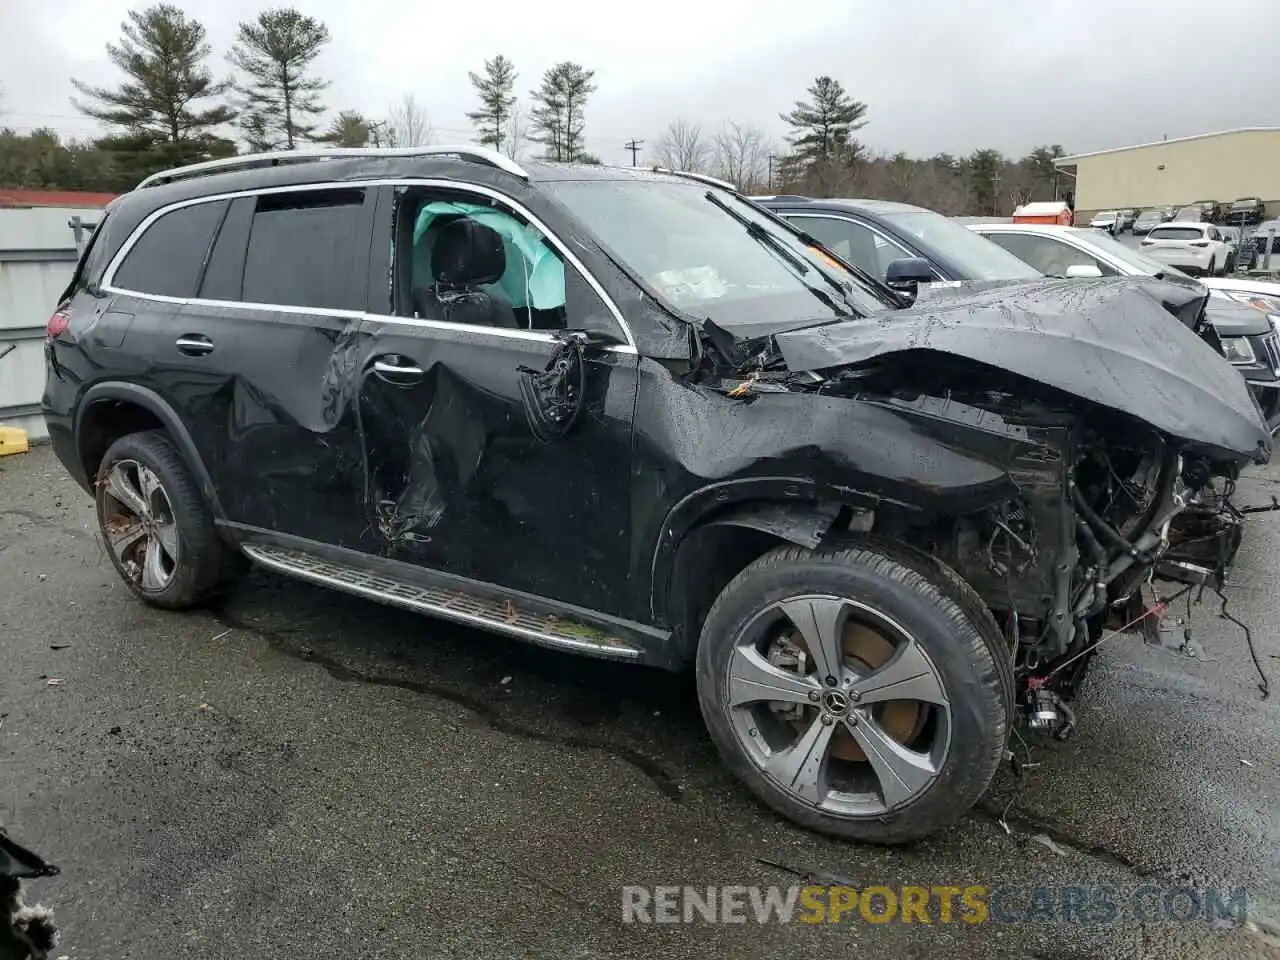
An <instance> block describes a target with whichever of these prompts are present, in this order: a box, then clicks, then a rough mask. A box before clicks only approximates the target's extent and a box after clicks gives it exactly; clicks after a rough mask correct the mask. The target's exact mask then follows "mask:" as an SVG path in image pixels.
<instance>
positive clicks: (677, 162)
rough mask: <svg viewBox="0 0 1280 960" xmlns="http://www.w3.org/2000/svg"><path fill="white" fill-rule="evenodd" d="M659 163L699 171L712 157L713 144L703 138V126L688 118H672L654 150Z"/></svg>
mask: <svg viewBox="0 0 1280 960" xmlns="http://www.w3.org/2000/svg"><path fill="white" fill-rule="evenodd" d="M654 159H655V160H657V161H658V165H659V166H662V167H669V168H670V169H672V170H688V171H689V172H691V173H698V172H700V171H702V170H705V169H706V167H707V163H708V161H710V159H711V144H710V143H708V142H707V141H706V140H704V139H703V138H702V127H700V126H698V125H697V124H696V123H690V122H689V121H688V120H672V121H671V123H670V124H668V125H667V129H666V130H665V131H663V134H662V139H661V140H659V141H658V148H657V149H656V150H655V151H654Z"/></svg>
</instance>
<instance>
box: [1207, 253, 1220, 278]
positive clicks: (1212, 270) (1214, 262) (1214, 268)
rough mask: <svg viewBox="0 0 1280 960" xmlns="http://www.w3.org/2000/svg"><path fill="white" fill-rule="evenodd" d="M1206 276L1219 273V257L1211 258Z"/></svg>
mask: <svg viewBox="0 0 1280 960" xmlns="http://www.w3.org/2000/svg"><path fill="white" fill-rule="evenodd" d="M1204 275H1205V276H1206V277H1216V276H1217V275H1218V258H1217V257H1210V258H1209V269H1208V270H1206V271H1205V272H1204Z"/></svg>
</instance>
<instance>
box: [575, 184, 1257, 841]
mask: <svg viewBox="0 0 1280 960" xmlns="http://www.w3.org/2000/svg"><path fill="white" fill-rule="evenodd" d="M589 189H590V188H589V187H585V186H584V187H583V192H589ZM654 189H655V192H657V191H659V190H661V189H662V188H657V187H655V188H654ZM685 189H689V188H688V187H686V188H685ZM717 194H719V195H718V196H717ZM706 199H707V200H708V201H710V202H711V203H712V204H713V205H714V206H717V207H721V206H723V207H724V208H725V210H724V212H725V214H726V216H728V217H731V218H733V219H736V220H738V221H739V222H740V224H741V225H742V227H743V228H744V229H745V230H747V232H748V233H751V234H753V235H754V236H756V237H757V239H758V240H759V241H760V243H761V244H762V245H764V246H766V247H770V248H772V249H773V250H774V251H775V252H776V253H777V255H778V257H779V258H780V259H782V260H784V261H786V260H797V259H799V260H802V261H803V264H802V265H798V267H797V269H798V272H799V273H801V274H803V275H804V277H805V279H806V280H807V282H808V283H809V284H810V285H811V286H812V287H813V289H814V296H815V297H816V298H817V299H819V300H821V301H823V302H824V304H826V305H827V306H829V307H835V305H834V304H833V303H832V300H833V298H834V299H836V300H838V299H839V293H840V291H841V290H842V289H843V290H844V291H845V293H846V294H847V295H848V297H847V300H846V303H847V305H848V313H849V314H850V315H849V316H848V318H847V319H843V318H827V317H824V318H823V319H822V320H821V321H820V322H809V323H805V322H803V318H802V317H795V318H793V319H792V320H791V321H790V322H788V321H787V320H785V319H783V318H779V317H777V316H776V315H773V314H771V313H770V312H769V310H770V309H771V307H772V305H771V304H768V301H767V298H763V297H762V298H761V299H760V300H759V301H752V300H750V299H746V298H744V299H743V300H741V301H739V302H738V303H735V302H734V296H735V293H734V287H733V285H732V284H729V283H724V282H722V279H721V278H720V277H719V276H718V275H717V271H716V269H714V267H711V266H706V267H696V266H693V264H694V263H696V259H689V258H687V259H688V262H689V263H690V268H688V269H685V270H683V271H679V270H672V269H670V267H667V268H666V269H664V270H656V269H655V270H653V271H651V272H650V273H649V274H648V275H647V276H646V275H644V270H643V268H641V269H640V270H639V271H638V272H639V274H640V275H638V276H636V280H637V282H640V283H642V284H643V283H645V282H646V281H648V287H649V289H650V291H651V292H652V293H653V295H654V297H655V298H657V299H660V300H662V301H663V302H664V303H666V304H667V305H668V307H670V308H671V309H672V310H673V312H677V313H679V314H681V315H683V316H684V317H685V318H686V319H687V320H688V321H689V323H690V325H691V326H692V327H693V329H694V330H696V336H695V340H696V343H697V345H698V349H699V350H700V351H701V352H700V360H699V362H698V363H697V364H695V366H694V368H693V369H692V370H690V371H689V373H688V376H687V379H688V381H689V382H690V383H693V384H696V385H697V387H698V388H699V389H703V390H711V391H714V392H717V393H719V394H721V395H723V396H724V397H727V398H732V399H734V400H736V401H737V402H739V403H741V404H743V405H751V404H757V405H758V407H757V409H758V410H759V413H758V414H757V416H758V417H760V418H763V419H765V420H767V421H772V423H773V425H774V428H775V430H774V431H773V432H768V433H765V432H762V433H761V434H760V435H759V436H758V437H757V438H756V442H757V444H758V447H757V448H756V449H755V450H754V451H753V452H754V453H755V454H756V455H757V456H758V457H759V458H760V461H761V462H764V461H769V460H771V459H772V460H778V459H786V458H794V457H797V456H799V457H802V458H803V459H804V460H805V462H806V463H807V464H808V467H809V469H810V471H811V475H812V477H813V478H814V480H815V489H825V490H826V491H827V492H826V494H825V496H828V497H838V498H840V499H841V500H843V501H844V503H845V507H844V509H843V511H842V513H841V514H839V515H838V516H836V517H835V518H834V519H832V521H831V524H830V526H829V527H827V528H825V529H820V530H819V532H818V533H817V534H814V535H813V536H812V537H811V538H810V539H809V540H805V539H804V538H803V537H795V538H793V539H794V542H797V543H803V544H804V545H806V546H808V547H811V548H815V549H816V548H821V547H823V546H828V545H830V544H832V543H835V542H839V541H840V540H841V539H842V538H846V537H851V536H853V537H857V536H873V537H879V538H884V539H885V540H886V541H889V542H892V543H899V544H905V545H909V546H910V547H911V548H912V549H914V550H917V551H919V552H920V554H922V555H928V556H930V557H932V558H935V560H936V561H939V562H940V566H941V568H942V571H943V572H942V576H944V577H954V576H958V577H959V578H960V579H962V580H963V581H964V582H965V584H966V585H967V586H968V587H969V588H971V589H972V590H973V591H974V592H975V593H976V594H977V596H978V597H980V598H981V601H982V604H983V605H984V606H985V608H986V610H987V611H988V612H989V613H990V614H991V616H992V622H993V623H994V624H995V625H996V627H997V629H998V630H999V631H1000V634H1001V635H1002V637H1003V643H1004V648H1005V649H1004V655H1007V657H1008V661H1009V667H1010V670H1011V673H1012V674H1013V678H1014V685H1013V697H1014V699H1015V700H1016V701H1017V703H1018V705H1019V710H1020V713H1021V715H1022V718H1023V720H1024V721H1025V722H1027V723H1029V724H1030V725H1032V726H1036V727H1040V728H1046V729H1048V730H1051V731H1052V732H1054V733H1056V734H1058V735H1060V736H1065V735H1067V734H1068V733H1069V732H1070V730H1071V729H1072V726H1073V723H1074V720H1073V716H1072V713H1071V711H1070V708H1069V707H1068V706H1067V705H1066V703H1065V702H1064V701H1066V700H1069V699H1070V698H1071V696H1072V695H1073V693H1074V691H1075V688H1076V687H1077V685H1078V683H1079V681H1080V679H1081V677H1082V676H1083V673H1084V670H1085V668H1086V666H1087V664H1088V662H1089V660H1090V656H1089V654H1091V653H1092V651H1093V649H1094V647H1095V646H1096V644H1097V643H1098V642H1099V640H1100V638H1101V637H1102V636H1103V631H1104V629H1106V628H1107V626H1112V627H1120V628H1127V627H1128V628H1131V627H1133V626H1135V625H1136V624H1137V623H1138V622H1140V621H1142V620H1143V619H1145V618H1146V617H1147V616H1149V612H1148V611H1146V610H1145V609H1144V607H1143V606H1142V595H1141V588H1142V586H1143V585H1144V584H1147V583H1150V582H1151V581H1152V579H1153V578H1154V577H1155V576H1156V575H1159V576H1161V577H1162V578H1165V579H1172V580H1182V581H1189V582H1191V583H1200V584H1207V585H1210V586H1214V585H1220V584H1221V583H1222V581H1223V579H1224V577H1225V575H1226V571H1227V569H1228V567H1229V566H1230V564H1231V562H1232V560H1233V559H1234V557H1235V554H1236V551H1237V549H1238V547H1239V545H1240V540H1241V533H1242V520H1243V517H1242V515H1241V514H1240V513H1239V512H1238V511H1236V510H1235V509H1234V508H1233V507H1232V505H1231V494H1232V491H1233V489H1234V486H1235V482H1236V479H1237V477H1238V476H1239V473H1240V471H1241V469H1242V468H1243V467H1244V466H1246V465H1248V464H1250V463H1263V462H1265V461H1267V460H1268V459H1269V457H1270V453H1271V438H1270V435H1269V431H1268V430H1267V428H1266V425H1265V423H1264V422H1263V420H1262V418H1261V416H1260V413H1259V410H1258V407H1257V404H1256V403H1255V401H1254V399H1253V397H1252V396H1251V395H1250V392H1249V390H1248V388H1247V386H1246V384H1245V383H1244V382H1243V381H1242V380H1241V378H1240V377H1239V376H1238V374H1237V373H1236V372H1235V371H1234V370H1233V369H1232V367H1231V366H1230V365H1229V364H1228V363H1227V362H1225V361H1224V360H1223V358H1222V357H1221V355H1220V354H1219V352H1218V351H1217V350H1216V349H1215V347H1214V346H1213V345H1212V344H1213V341H1214V339H1215V338H1214V333H1213V330H1212V328H1211V327H1210V326H1208V325H1207V324H1206V323H1205V321H1204V306H1205V300H1206V298H1205V297H1204V296H1203V295H1200V294H1197V295H1188V294H1187V293H1186V292H1185V291H1183V290H1180V289H1172V288H1170V287H1169V285H1166V284H1158V283H1155V282H1152V281H1149V280H1137V279H1099V280H1094V281H1080V280H1075V279H1072V280H1060V279H1044V280H1035V281H1028V282H1025V283H999V284H990V285H982V284H978V285H967V286H966V287H965V288H963V289H954V288H940V289H935V290H930V291H928V292H927V293H925V294H923V295H922V296H921V298H920V299H919V300H918V301H915V302H912V299H911V298H910V297H905V296H903V297H901V298H900V299H898V298H899V297H900V296H901V295H899V294H897V293H895V292H894V291H893V290H890V289H889V288H887V287H885V286H884V285H883V284H880V283H879V282H878V281H876V280H875V279H874V278H872V277H870V276H868V275H866V274H865V273H863V272H861V271H860V270H858V268H856V267H853V266H851V265H849V264H847V263H844V262H843V261H839V260H838V258H836V257H835V256H834V254H832V252H831V251H830V250H828V249H826V248H824V247H822V246H821V245H820V244H819V243H818V242H817V241H816V240H814V238H812V237H810V236H808V235H806V234H804V233H803V232H801V231H799V230H797V229H796V228H795V227H794V226H792V225H790V224H787V223H785V222H783V221H781V220H778V219H776V218H774V217H772V216H771V215H770V214H769V213H768V212H767V211H761V210H759V208H755V207H752V206H751V205H749V204H747V203H745V202H742V201H741V199H740V198H739V199H738V200H731V199H729V198H728V197H727V196H725V195H724V194H722V193H719V192H718V191H712V190H708V191H707V194H706ZM569 200H570V203H569V206H570V207H571V208H573V209H575V212H577V213H579V214H580V215H585V217H586V218H587V219H588V220H592V221H593V222H591V223H590V226H591V228H592V230H593V232H594V233H596V234H597V235H598V236H602V237H603V239H604V240H605V242H608V241H609V239H610V236H609V235H610V234H611V233H613V234H614V236H615V239H616V242H617V244H618V245H620V246H622V247H625V248H628V250H627V253H626V254H625V255H623V256H620V257H619V258H618V259H619V261H620V262H623V263H624V264H625V265H626V266H630V267H635V266H636V265H637V264H638V263H643V257H638V256H636V254H635V252H634V251H636V250H637V249H638V248H640V247H642V246H643V245H644V238H643V237H640V238H637V237H636V236H635V234H636V233H640V234H643V232H644V231H643V227H642V226H638V225H637V223H636V220H634V219H631V218H628V219H627V220H626V221H625V222H619V223H614V224H611V223H610V222H609V221H608V220H606V219H605V218H601V217H596V218H593V217H592V216H591V214H592V212H593V211H592V209H591V206H590V205H589V204H586V203H579V202H574V201H575V200H576V198H574V197H572V196H570V197H569ZM680 241H681V238H680V236H679V230H678V227H677V228H676V239H675V240H674V241H670V240H668V241H666V243H665V246H663V245H662V244H657V245H658V246H660V247H663V249H661V250H660V251H659V252H657V253H656V254H655V255H654V262H655V264H656V265H662V264H663V262H664V258H666V260H678V259H679V258H678V256H677V255H676V254H674V253H673V251H675V250H678V249H679V245H680ZM702 242H703V243H704V244H705V243H709V242H710V241H709V240H708V239H707V238H702ZM712 259H714V258H713V257H711V256H708V260H712ZM872 298H874V299H876V300H878V301H880V303H879V304H877V306H875V307H873V308H871V309H868V308H867V305H866V301H867V300H869V299H872ZM758 304H766V307H765V309H764V310H757V309H755V308H756V307H757V305H758ZM837 309H838V308H837ZM798 396H805V397H808V398H811V400H812V405H811V406H808V407H803V408H800V409H797V405H796V402H795V401H796V400H797V397H798ZM836 403H840V404H842V405H840V406H835V407H833V404H836ZM816 496H819V497H821V496H824V494H821V493H819V494H816ZM799 632H800V633H804V630H803V628H800V629H799ZM705 642H706V641H705V634H704V643H705ZM810 646H811V645H810ZM845 650H846V653H848V651H849V647H848V646H847V645H846V647H845ZM772 656H773V655H772V654H770V657H772ZM781 656H782V660H783V661H785V662H787V663H792V662H798V663H799V664H800V665H801V666H800V667H799V668H798V669H800V670H801V672H803V670H804V669H809V670H812V667H811V666H809V667H807V668H806V667H805V664H806V663H808V662H810V661H811V660H812V659H813V657H814V654H813V651H812V649H807V648H806V646H805V644H803V643H801V644H800V645H799V646H796V645H794V644H793V645H792V646H791V647H790V648H786V649H783V652H782V654H781ZM797 658H798V659H797ZM770 662H771V663H775V659H770ZM777 662H782V661H777ZM839 719H840V718H839V715H835V720H836V722H838V721H839ZM708 722H709V723H710V724H711V726H712V729H713V733H714V732H715V723H714V722H713V718H712V717H710V716H709V718H708ZM722 749H723V747H722ZM758 792H761V793H762V795H764V796H765V798H766V799H768V800H771V802H774V803H775V805H779V806H780V803H779V802H778V801H777V800H776V798H775V797H773V796H772V795H771V794H770V793H769V792H768V791H767V790H760V791H758ZM859 835H861V834H859ZM881 838H883V837H881Z"/></svg>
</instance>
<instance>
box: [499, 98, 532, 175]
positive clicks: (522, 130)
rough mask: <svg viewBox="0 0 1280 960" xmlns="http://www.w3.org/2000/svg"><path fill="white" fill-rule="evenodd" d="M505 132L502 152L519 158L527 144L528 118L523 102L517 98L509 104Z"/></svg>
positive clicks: (514, 158)
mask: <svg viewBox="0 0 1280 960" xmlns="http://www.w3.org/2000/svg"><path fill="white" fill-rule="evenodd" d="M506 125H507V132H506V136H505V137H504V138H503V143H502V152H503V153H505V154H506V155H507V156H508V157H510V158H511V159H512V160H519V159H520V157H521V155H522V154H523V153H524V150H525V147H527V146H528V145H529V118H528V115H527V114H526V112H525V107H524V104H522V103H520V102H519V101H518V100H517V101H516V102H515V103H513V104H512V105H511V116H509V117H508V118H507V122H506Z"/></svg>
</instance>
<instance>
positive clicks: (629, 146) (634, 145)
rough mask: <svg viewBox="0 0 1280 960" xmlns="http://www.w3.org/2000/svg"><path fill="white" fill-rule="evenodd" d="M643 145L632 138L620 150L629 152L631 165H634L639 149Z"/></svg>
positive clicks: (641, 141) (642, 142)
mask: <svg viewBox="0 0 1280 960" xmlns="http://www.w3.org/2000/svg"><path fill="white" fill-rule="evenodd" d="M643 144H644V141H643V140H637V139H635V138H632V139H631V140H628V141H627V142H626V143H624V144H623V145H622V149H624V150H630V151H631V165H632V166H633V167H634V166H635V165H636V157H637V156H639V154H640V147H641V146H642V145H643Z"/></svg>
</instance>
